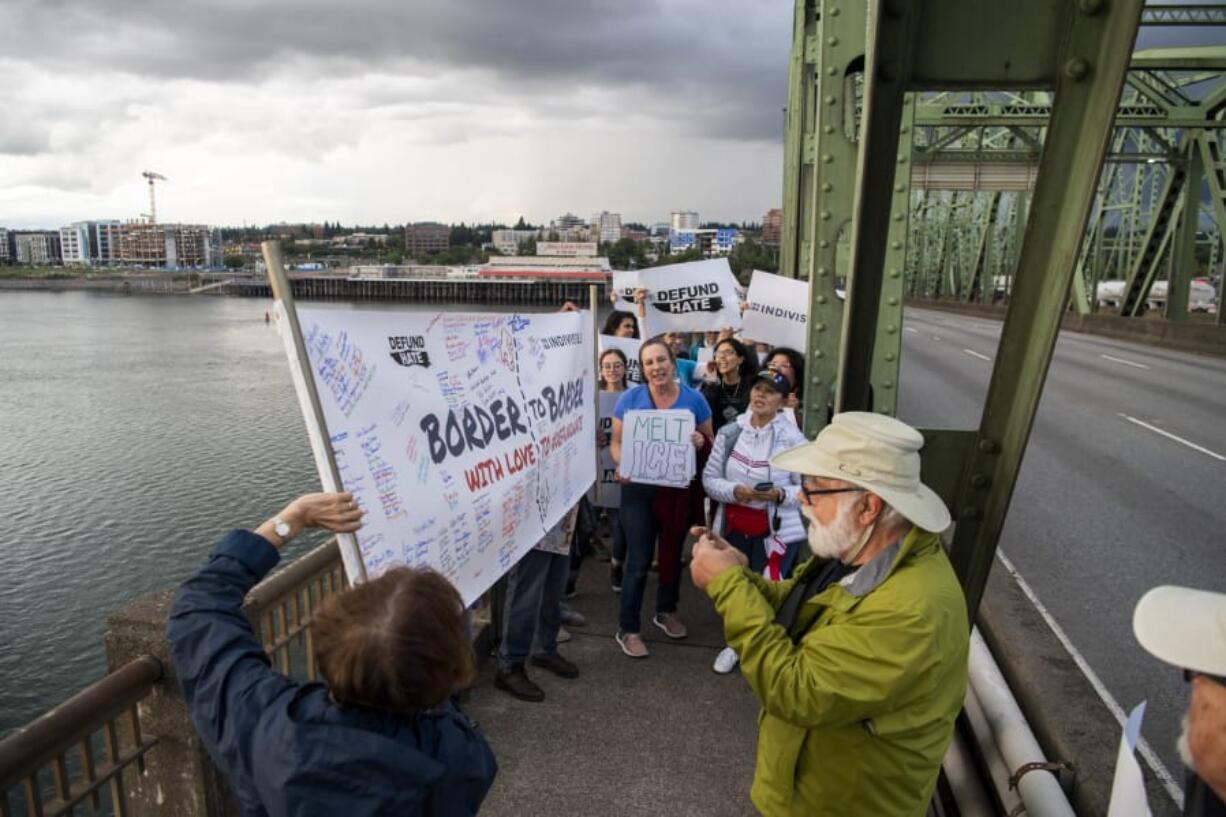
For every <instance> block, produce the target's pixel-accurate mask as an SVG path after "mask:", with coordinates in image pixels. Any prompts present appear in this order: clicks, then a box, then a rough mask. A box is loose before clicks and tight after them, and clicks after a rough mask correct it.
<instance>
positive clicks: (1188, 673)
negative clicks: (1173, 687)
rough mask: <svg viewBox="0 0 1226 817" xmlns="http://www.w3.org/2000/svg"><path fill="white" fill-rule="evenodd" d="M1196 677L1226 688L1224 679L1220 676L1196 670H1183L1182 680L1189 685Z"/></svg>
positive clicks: (1225, 679)
mask: <svg viewBox="0 0 1226 817" xmlns="http://www.w3.org/2000/svg"><path fill="white" fill-rule="evenodd" d="M1198 675H1199V676H1200V677H1202V678H1208V679H1209V680H1210V681H1213V682H1214V683H1215V684H1217V685H1218V686H1223V687H1226V678H1223V677H1222V676H1220V675H1210V674H1209V673H1207V672H1197V671H1196V670H1193V669H1185V670H1184V671H1183V680H1185V681H1187V682H1188V683H1189V684H1190V683H1192V679H1193V678H1195V677H1196V676H1198Z"/></svg>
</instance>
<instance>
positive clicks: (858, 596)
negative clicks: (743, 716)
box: [691, 412, 969, 817]
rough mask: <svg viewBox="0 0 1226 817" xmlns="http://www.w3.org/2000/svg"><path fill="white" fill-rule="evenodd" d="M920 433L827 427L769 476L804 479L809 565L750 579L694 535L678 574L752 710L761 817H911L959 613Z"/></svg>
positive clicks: (956, 706) (950, 720) (962, 678)
mask: <svg viewBox="0 0 1226 817" xmlns="http://www.w3.org/2000/svg"><path fill="white" fill-rule="evenodd" d="M922 445H923V438H922V437H921V436H920V434H919V433H918V432H917V431H915V430H914V429H912V428H911V427H910V426H907V425H905V424H904V423H901V422H899V421H897V420H894V419H892V418H889V417H884V416H881V415H874V414H870V413H861V412H848V413H844V414H839V415H836V416H835V418H834V420H833V422H832V423H831V424H830V425H829V426H827V427H826V428H825V429H823V430H822V432H821V434H819V435H818V437H817V439H816V440H814V441H813V442H810V443H806V444H804V445H802V446H799V447H798V448H794V449H792V450H791V451H787V452H784V453H783V454H780V455H779V456H777V457H776V458H775V459H774V460H773V461H772V463H771V464H772V465H774V466H776V467H779V468H782V469H785V470H789V471H793V472H797V473H800V474H803V475H805V481H804V488H803V494H802V495H803V500H802V509H803V512H804V514H805V516H806V517H807V518H808V520H809V523H810V524H809V545H810V548H811V549H812V550H813V552H814V556H815V558H813V559H811V560H810V561H809V562H807V563H806V564H805V565H804V566H802V567H801V568H800V570H799V571H798V573H797V575H796V577H795V578H794V579H792V580H790V581H787V582H781V583H771V582H769V581H767V580H766V579H764V578H763V577H761V576H756V575H753V574H751V573H750V572H749V571H748V570H747V569H746V568H745V567H744V559H743V557H741V556H740V554H739V552H738V551H736V550H735V549H734V548H731V547H729V546H728V545H727V543H726V542H724V541H723V540H721V539H720V538H719V537H717V536H713V535H711V534H709V533H707V532H705V531H700V533H701V536H700V540H699V543H698V544H697V545H696V546H695V549H694V559H693V562H692V564H691V572H692V575H693V578H694V583H695V584H696V585H697V586H698V587H699V588H702V589H705V590H706V592H707V594H708V595H709V596H710V597H711V599H712V600H713V601H714V602H715V607H716V609H717V610H718V611H719V613H720V615H721V616H722V617H723V619H724V633H725V636H726V637H727V640H728V644H729V646H731V647H732V648H733V649H735V650H736V651H737V653H738V655H739V656H740V659H741V660H740V666H741V672H742V674H743V675H744V676H745V679H746V680H747V681H748V682H749V685H750V687H751V688H752V689H753V691H754V693H755V694H756V695H757V697H758V700H759V701H761V703H762V715H761V719H760V721H759V727H758V759H757V768H756V771H755V774H754V783H753V789H752V791H751V797H752V798H753V802H754V804H755V805H756V806H757V807H758V809H759V810H760V811H761V812H762V813H763V814H764V815H766V817H776V815H778V816H779V817H782V816H783V815H806V817H813V816H814V815H830V817H835V816H836V815H837V817H856V816H857V815H865V817H868V816H869V815H872V817H922V815H923V814H924V812H925V810H926V808H927V805H928V801H929V799H930V798H931V796H932V790H933V787H934V786H935V784H936V778H937V772H938V770H939V768H940V764H941V760H942V758H943V757H944V755H945V750H946V748H947V747H948V745H949V741H950V738H951V737H952V735H953V727H954V719H955V718H956V717H957V715H958V711H959V710H960V709H961V707H962V699H963V694H964V692H965V690H966V670H967V649H968V637H969V625H968V623H967V617H966V602H965V599H964V597H963V595H962V591H961V588H960V587H959V585H958V581H957V579H956V578H955V576H954V573H953V570H952V568H951V567H950V565H949V561H948V560H947V559H946V557H945V552H944V550H943V548H942V546H941V542H940V540H939V538H938V536H937V533H936V532H939V531H942V530H944V529H945V528H946V527H948V526H949V523H950V517H949V511H948V510H947V509H946V508H945V505H944V503H943V502H942V501H941V499H940V498H939V497H937V496H936V494H935V493H933V492H932V491H931V490H930V489H929V488H928V487H927V486H925V485H923V484H922V483H921V482H920V480H919V449H920V447H921V446H922Z"/></svg>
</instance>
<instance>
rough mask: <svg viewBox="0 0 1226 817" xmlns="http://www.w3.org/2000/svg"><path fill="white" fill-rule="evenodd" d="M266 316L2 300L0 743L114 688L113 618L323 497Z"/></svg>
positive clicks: (81, 295) (221, 303)
mask: <svg viewBox="0 0 1226 817" xmlns="http://www.w3.org/2000/svg"><path fill="white" fill-rule="evenodd" d="M267 306H268V304H267V302H265V301H262V300H251V299H230V298H217V297H198V298H184V297H162V298H158V297H123V296H113V295H103V294H93V293H85V292H65V293H50V292H3V293H0V560H2V561H0V565H2V567H0V570H2V571H3V574H2V575H3V580H2V581H0V735H2V734H4V733H6V732H8V731H9V730H10V729H12V728H13V727H15V726H18V725H20V724H22V723H25V722H27V721H28V720H30V719H31V718H33V717H35V716H37V715H38V714H40V713H42V712H43V711H45V710H46V709H48V708H50V707H51V706H53V705H55V704H57V703H59V702H60V701H62V700H63V699H64V698H66V697H68V696H69V695H71V694H72V693H74V692H76V691H77V690H79V689H81V688H82V687H84V686H85V685H87V684H88V683H90V682H91V681H93V680H95V679H97V678H99V677H101V675H102V674H103V673H104V672H105V661H104V657H103V648H102V633H103V630H104V629H105V621H106V617H107V615H108V614H110V613H111V612H112V611H114V610H115V609H117V608H118V607H120V606H122V605H123V603H124V602H126V601H128V600H130V599H134V598H137V597H139V596H142V595H145V594H148V593H153V592H155V591H158V590H163V589H167V588H171V587H174V586H175V585H176V584H177V583H178V582H179V581H180V580H181V579H183V578H184V576H186V575H187V574H188V573H189V572H190V571H191V570H192V569H193V568H195V567H196V566H197V565H198V564H200V563H201V562H202V561H203V560H204V558H205V556H206V555H207V553H208V551H209V549H210V548H211V547H212V545H213V543H214V542H215V540H217V539H218V538H220V536H221V535H222V534H223V533H224V532H225V531H226V530H228V529H229V528H232V527H250V526H253V525H255V524H257V523H258V522H260V521H262V520H263V519H265V518H267V517H268V516H269V515H271V514H272V513H274V512H275V511H277V510H278V509H280V508H281V506H282V505H283V504H284V503H285V502H286V501H288V500H289V499H292V498H293V497H294V496H297V495H298V494H300V493H303V492H306V491H310V490H318V485H319V483H318V478H317V477H316V473H315V467H314V463H313V462H312V459H311V455H310V448H309V445H308V443H307V437H306V431H305V426H304V425H303V421H302V415H301V413H300V411H299V409H298V403H297V400H296V398H295V396H294V393H293V390H292V386H291V384H290V378H289V370H288V367H287V365H286V360H285V351H284V347H283V346H282V344H281V340H280V337H279V335H278V334H277V331H276V328H275V326H274V325H271V324H265V323H264V310H265V309H266V308H267ZM320 538H321V537H319V536H318V535H317V536H316V538H315V539H314V540H311V539H307V538H304V540H303V541H301V542H295V543H294V544H293V545H292V546H291V547H290V548H289V549H287V554H286V555H287V556H290V557H292V556H293V555H296V554H297V553H301V552H302V551H303V550H305V549H307V548H308V547H310V546H312V545H313V544H315V543H316V542H317V541H319V540H320Z"/></svg>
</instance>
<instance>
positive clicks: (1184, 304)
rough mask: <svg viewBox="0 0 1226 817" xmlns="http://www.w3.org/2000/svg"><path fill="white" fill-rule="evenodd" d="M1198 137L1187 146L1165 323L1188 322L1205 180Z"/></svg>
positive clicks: (1169, 272)
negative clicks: (1186, 161)
mask: <svg viewBox="0 0 1226 817" xmlns="http://www.w3.org/2000/svg"><path fill="white" fill-rule="evenodd" d="M1199 142H1200V136H1199V135H1197V136H1194V137H1193V138H1192V144H1190V145H1189V146H1188V167H1187V178H1186V179H1185V180H1184V183H1183V207H1182V208H1181V209H1182V210H1183V214H1182V217H1181V218H1180V223H1179V229H1178V231H1177V233H1176V234H1175V236H1174V238H1173V239H1172V244H1171V265H1170V268H1169V269H1168V271H1167V275H1166V279H1167V284H1166V319H1167V320H1168V321H1175V322H1180V321H1186V320H1187V319H1188V290H1189V288H1190V287H1191V286H1192V270H1194V269H1195V268H1196V232H1197V229H1198V228H1199V227H1200V191H1201V182H1202V181H1203V179H1204V168H1203V167H1202V165H1201V152H1200V149H1199V147H1198V143H1199Z"/></svg>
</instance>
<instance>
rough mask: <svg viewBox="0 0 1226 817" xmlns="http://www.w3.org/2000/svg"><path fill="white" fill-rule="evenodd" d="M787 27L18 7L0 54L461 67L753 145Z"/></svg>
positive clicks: (699, 7)
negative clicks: (602, 97)
mask: <svg viewBox="0 0 1226 817" xmlns="http://www.w3.org/2000/svg"><path fill="white" fill-rule="evenodd" d="M791 17H792V13H791V4H790V3H787V2H779V1H778V0H776V1H775V2H766V1H765V0H739V2H734V1H733V0H725V2H707V3H697V2H692V1H691V0H616V1H614V0H568V1H567V2H562V0H516V2H507V0H412V1H411V2H403V0H402V1H401V2H392V1H391V0H374V1H373V2H362V3H357V4H353V5H346V4H339V3H335V2H327V3H324V2H319V1H318V0H311V1H310V2H305V3H304V2H289V0H250V2H247V1H246V0H208V1H207V2H177V3H176V2H170V3H168V2H160V1H158V2H153V1H151V0H137V1H136V2H132V0H126V1H121V0H94V1H93V2H89V0H86V2H73V3H68V2H65V1H64V0H50V1H48V0H18V2H16V3H13V2H9V3H5V4H3V5H2V7H0V53H4V54H6V55H7V56H8V57H10V58H16V59H25V60H28V61H30V62H34V63H37V64H38V65H40V66H45V67H58V68H62V69H66V70H70V71H85V72H90V73H94V72H98V71H122V72H126V73H130V74H134V75H137V76H143V77H148V78H150V79H166V78H188V79H202V80H209V81H222V82H232V83H249V82H259V81H261V80H262V79H264V78H269V77H275V76H278V75H284V74H285V72H287V71H292V72H296V73H298V74H299V75H302V76H306V77H312V76H314V77H335V76H353V75H360V74H366V73H372V72H385V73H401V74H409V75H415V76H423V77H430V76H434V75H438V74H440V73H444V72H453V71H457V70H467V71H472V72H474V73H477V74H483V75H484V77H485V79H484V80H482V81H484V82H485V83H487V84H493V85H495V86H496V87H497V90H498V91H499V92H500V93H502V94H507V95H510V96H511V97H513V98H517V99H519V100H520V101H521V102H522V103H523V104H525V105H528V106H535V105H536V104H538V103H540V102H545V101H547V100H548V98H549V97H550V96H552V95H558V96H564V95H568V94H570V93H572V92H574V91H575V90H576V89H581V88H585V87H586V88H596V89H600V90H603V91H614V92H618V91H633V92H634V93H635V94H636V95H637V96H638V97H639V99H640V103H639V104H640V106H641V109H642V110H643V111H644V112H649V114H650V115H656V116H659V115H664V116H666V117H668V118H672V119H675V120H677V121H679V122H682V123H683V124H685V125H686V127H687V130H689V131H699V130H701V131H703V132H706V133H709V134H710V135H713V136H718V137H722V138H734V139H757V138H774V137H775V136H777V132H778V111H779V108H780V107H781V106H782V105H783V104H784V102H785V101H786V93H787V87H786V83H787V56H788V47H789V45H790V39H791ZM632 112H634V109H631V110H628V111H627V113H632ZM614 113H616V112H614Z"/></svg>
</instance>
